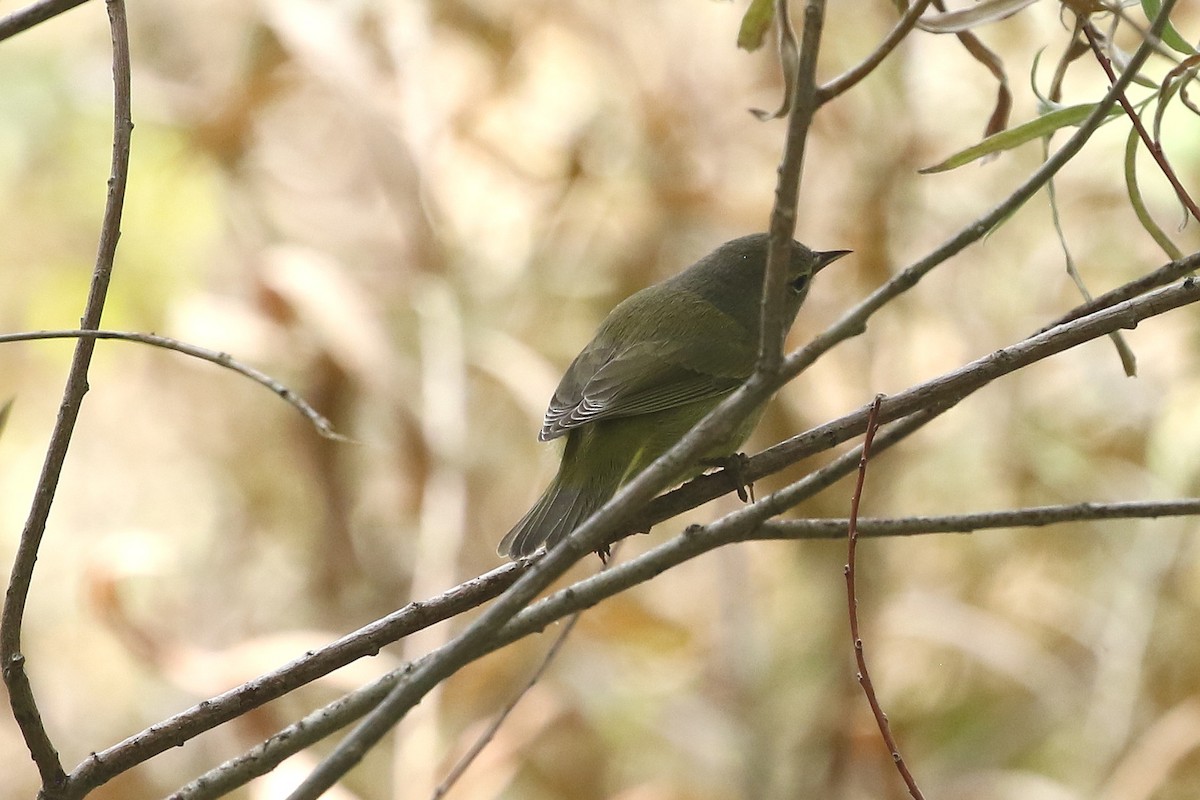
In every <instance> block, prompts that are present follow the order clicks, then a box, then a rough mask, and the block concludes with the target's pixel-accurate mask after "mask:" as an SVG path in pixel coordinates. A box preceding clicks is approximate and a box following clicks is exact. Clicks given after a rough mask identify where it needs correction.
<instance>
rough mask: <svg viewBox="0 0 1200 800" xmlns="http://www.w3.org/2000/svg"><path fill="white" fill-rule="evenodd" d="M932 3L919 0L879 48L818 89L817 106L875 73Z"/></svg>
mask: <svg viewBox="0 0 1200 800" xmlns="http://www.w3.org/2000/svg"><path fill="white" fill-rule="evenodd" d="M930 2H932V0H917V2H915V3H913V4H912V5H911V6H909V7H908V9H907V10H906V11H905V12H904V14H903V16H901V17H900V19H898V20H896V24H895V25H894V26H893V27H892V29H891V30H890V31H888V35H887V36H885V37H883V41H882V42H880V43H879V46H878V47H876V48H875V49H874V50H873V51H872V52H871V53H870V55H868V56H867V57H866V58H864V59H863V60H862V61H860V62H859V63H858V64H856V65H854V66H853V67H851V68H850V69H848V70H846V71H845V72H843V73H842V74H841V75H838V76H837V77H836V78H834V79H833V80H831V81H829V83H826V84H823V85H822V86H821V87H820V88H819V89H817V105H822V106H823V105H825V104H826V103H828V102H829V101H830V100H832V99H833V98H835V97H837V96H838V95H840V94H843V93H845V92H846V91H848V90H849V89H850V88H851V87H852V86H854V85H855V84H857V83H858V82H859V81H861V80H862V79H863V78H865V77H867V76H868V75H870V74H871V73H872V72H874V71H875V68H876V67H878V66H879V65H880V64H882V63H883V60H884V59H885V58H887V57H888V55H889V54H890V53H891V52H892V51H893V50H895V49H896V46H897V45H898V44H900V42H902V41H904V37H906V36H908V34H909V31H911V30H912V29H913V27H914V26H915V25H916V24H917V19H919V18H920V16H921V14H922V12H924V11H925V9H926V8H928V7H929V4H930Z"/></svg>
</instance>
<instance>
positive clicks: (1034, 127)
mask: <svg viewBox="0 0 1200 800" xmlns="http://www.w3.org/2000/svg"><path fill="white" fill-rule="evenodd" d="M1095 108H1096V104H1095V103H1083V104H1081V105H1077V106H1067V107H1066V108H1060V109H1058V110H1057V111H1051V112H1050V113H1048V114H1043V115H1042V116H1040V117H1037V118H1036V119H1032V120H1030V121H1029V122H1026V123H1024V124H1023V125H1018V126H1017V127H1015V128H1009V129H1008V130H1006V131H1001V132H1000V133H997V134H993V135H992V136H989V137H987V138H986V139H984V140H983V141H981V142H979V143H978V144H974V145H972V146H970V147H968V148H966V149H965V150H960V151H958V152H957V153H955V154H954V155H952V156H950V157H949V158H947V159H946V160H945V161H942V162H940V163H938V164H934V165H933V166H932V167H925V168H924V169H921V170H918V172H920V173H921V174H922V175H929V174H931V173H934V172H946V171H948V170H952V169H957V168H959V167H961V166H963V165H964V164H969V163H971V162H972V161H975V160H976V159H980V158H983V157H984V156H989V155H993V154H995V153H1001V152H1003V151H1005V150H1011V149H1013V148H1014V147H1018V146H1020V145H1023V144H1025V143H1026V142H1032V141H1034V140H1036V139H1040V138H1042V137H1043V136H1049V135H1050V134H1052V133H1054V132H1055V131H1057V130H1058V129H1059V128H1065V127H1067V126H1068V125H1078V124H1079V123H1081V122H1083V121H1084V120H1085V119H1087V117H1088V115H1089V114H1091V113H1092V111H1093V110H1094V109H1095ZM1120 114H1121V109H1119V108H1114V109H1113V110H1112V111H1110V112H1109V115H1108V118H1109V119H1112V118H1114V117H1117V116H1119V115H1120Z"/></svg>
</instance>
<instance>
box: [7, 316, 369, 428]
mask: <svg viewBox="0 0 1200 800" xmlns="http://www.w3.org/2000/svg"><path fill="white" fill-rule="evenodd" d="M42 339H92V340H94V339H115V340H116V341H120V342H137V343H139V344H148V345H150V346H151V347H161V348H162V349H164V350H173V351H175V352H177V353H183V354H184V355H185V356H191V357H192V358H198V359H200V360H201V361H207V362H209V363H211V364H216V365H217V366H219V367H224V368H225V369H230V370H233V371H234V372H236V373H238V374H239V375H242V376H244V377H247V378H249V379H250V380H252V381H254V382H255V383H257V384H259V385H260V386H265V387H266V388H267V389H269V390H270V391H271V393H272V394H276V395H278V396H279V397H280V398H281V399H282V400H283V401H284V402H285V403H288V404H290V405H291V406H293V407H294V408H295V409H296V410H297V411H299V412H300V413H301V414H303V415H304V417H305V419H307V420H308V421H309V422H311V423H312V425H313V427H314V428H316V429H317V432H318V433H320V434H321V435H322V436H323V437H325V438H326V439H335V440H337V441H341V442H351V441H353V439H351V438H349V437H348V436H343V435H342V434H340V433H337V432H336V431H335V430H334V429H333V423H331V422H330V421H329V420H328V419H326V418H325V417H324V416H322V415H321V414H320V413H319V412H318V411H317V410H316V409H315V408H313V407H312V406H311V405H309V403H308V401H307V400H305V399H304V398H303V397H301V396H300V395H298V394H296V393H295V392H294V391H292V390H291V389H289V388H288V387H287V386H284V385H283V384H282V383H280V382H279V381H277V380H276V379H275V378H272V377H271V376H270V375H268V374H266V373H265V372H261V371H260V370H257V369H255V368H254V367H251V366H249V365H247V364H243V363H242V362H240V361H238V360H237V359H235V358H234V357H233V356H231V355H229V354H228V353H224V352H220V351H218V350H210V349H208V348H207V347H200V346H198V345H194V344H188V343H187V342H182V341H180V340H179V339H172V338H170V337H167V336H159V335H158V334H156V333H132V332H128V331H100V330H57V331H23V332H21V333H0V344H5V343H8V342H32V341H38V340H42Z"/></svg>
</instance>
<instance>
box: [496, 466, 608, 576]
mask: <svg viewBox="0 0 1200 800" xmlns="http://www.w3.org/2000/svg"><path fill="white" fill-rule="evenodd" d="M611 496H612V492H611V491H609V492H607V493H605V492H602V491H597V487H594V486H586V485H585V486H582V487H579V486H565V485H563V482H562V480H561V476H558V477H556V478H555V479H554V480H553V481H552V482H551V483H550V485H549V486H548V487H546V491H545V492H543V493H542V496H541V497H540V498H539V499H538V501H537V502H536V503H534V505H533V508H531V509H529V512H528V513H527V514H526V515H525V516H524V517H522V518H521V521H520V522H518V523H517V524H516V525H514V526H513V529H512V530H511V531H509V532H508V534H507V535H506V536H505V537H504V538H503V539H502V540H501V541H500V546H499V547H498V548H496V549H497V551H498V552H499V554H500V555H502V556H508V557H509V558H523V557H525V556H528V555H530V554H531V553H533V551H534V550H537V549H538V547H540V546H541V545H542V544H543V543H545V544H546V546H547V547H553V546H554V545H556V544H558V543H559V542H560V541H562V540H563V538H565V537H566V536H567V534H569V533H570V532H571V531H573V530H575V529H576V528H578V527H579V525H580V523H582V522H583V521H584V520H586V519H587V518H588V517H590V516H591V515H592V514H593V513H594V512H595V511H596V510H597V509H598V508H600V506H602V505H604V503H605V502H606V501H607V500H608V498H609V497H611Z"/></svg>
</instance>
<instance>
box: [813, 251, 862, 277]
mask: <svg viewBox="0 0 1200 800" xmlns="http://www.w3.org/2000/svg"><path fill="white" fill-rule="evenodd" d="M853 252H854V251H853V250H826V251H825V252H823V253H814V255H816V257H817V265H816V266H815V267H813V271H812V274H813V275H816V274H817V273H818V272H820V271H821V270H823V269H825V268H826V267H828V266H829V265H830V264H832V263H833V262H835V261H837V260H838V259H839V258H841V257H842V256H848V255H850V254H851V253H853Z"/></svg>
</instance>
